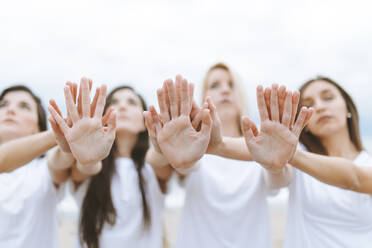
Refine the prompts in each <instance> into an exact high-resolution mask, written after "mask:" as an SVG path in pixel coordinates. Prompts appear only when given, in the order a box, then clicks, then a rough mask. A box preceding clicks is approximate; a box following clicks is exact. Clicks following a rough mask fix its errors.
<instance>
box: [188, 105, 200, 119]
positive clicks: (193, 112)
mask: <svg viewBox="0 0 372 248" xmlns="http://www.w3.org/2000/svg"><path fill="white" fill-rule="evenodd" d="M199 112H200V107H199V106H198V105H197V104H196V102H195V101H193V102H192V107H191V113H190V119H191V120H193V119H194V118H195V116H196V115H197V113H199Z"/></svg>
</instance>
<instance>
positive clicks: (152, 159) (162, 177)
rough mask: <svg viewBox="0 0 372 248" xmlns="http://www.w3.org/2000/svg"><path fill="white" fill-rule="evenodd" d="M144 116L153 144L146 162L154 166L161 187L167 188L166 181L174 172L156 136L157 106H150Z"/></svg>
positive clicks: (147, 154)
mask: <svg viewBox="0 0 372 248" xmlns="http://www.w3.org/2000/svg"><path fill="white" fill-rule="evenodd" d="M143 116H144V118H145V125H146V128H147V131H148V134H149V137H150V140H151V143H152V144H153V146H152V147H150V149H149V150H148V151H147V153H146V162H147V163H149V164H150V165H151V166H152V168H153V170H154V172H155V175H156V177H157V179H158V182H159V184H160V185H161V188H162V189H165V188H166V187H165V185H166V183H167V182H168V180H169V179H170V178H171V176H172V174H173V168H172V167H171V166H170V164H169V162H168V160H167V159H166V158H165V157H164V155H163V154H162V152H161V150H160V147H159V144H158V141H157V138H156V128H155V125H156V123H157V122H156V121H158V115H157V112H156V110H155V108H154V107H153V106H150V108H149V111H144V112H143ZM155 119H156V121H155Z"/></svg>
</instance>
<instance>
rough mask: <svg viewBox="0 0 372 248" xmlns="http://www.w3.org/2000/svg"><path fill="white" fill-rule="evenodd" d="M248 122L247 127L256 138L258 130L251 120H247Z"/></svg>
mask: <svg viewBox="0 0 372 248" xmlns="http://www.w3.org/2000/svg"><path fill="white" fill-rule="evenodd" d="M248 120H249V125H250V127H251V130H252V132H253V135H254V136H255V137H256V136H258V134H259V132H258V128H257V126H256V124H255V123H254V122H253V121H252V120H251V119H249V118H248Z"/></svg>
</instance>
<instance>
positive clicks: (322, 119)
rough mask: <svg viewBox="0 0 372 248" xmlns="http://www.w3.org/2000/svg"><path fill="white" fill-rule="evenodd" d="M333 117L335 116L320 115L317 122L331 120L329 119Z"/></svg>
mask: <svg viewBox="0 0 372 248" xmlns="http://www.w3.org/2000/svg"><path fill="white" fill-rule="evenodd" d="M332 118H333V117H332V116H330V115H324V116H322V117H320V118H319V119H318V120H317V121H316V123H322V122H327V121H329V120H330V119H332Z"/></svg>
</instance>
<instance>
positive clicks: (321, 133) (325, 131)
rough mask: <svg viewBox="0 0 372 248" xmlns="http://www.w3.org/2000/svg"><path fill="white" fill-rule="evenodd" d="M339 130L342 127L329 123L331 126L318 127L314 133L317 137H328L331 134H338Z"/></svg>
mask: <svg viewBox="0 0 372 248" xmlns="http://www.w3.org/2000/svg"><path fill="white" fill-rule="evenodd" d="M338 131H340V127H335V126H331V125H329V126H325V127H321V128H317V131H316V132H312V133H313V134H314V135H315V136H317V137H320V138H327V137H329V136H331V135H334V134H336V133H337V132H338Z"/></svg>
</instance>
